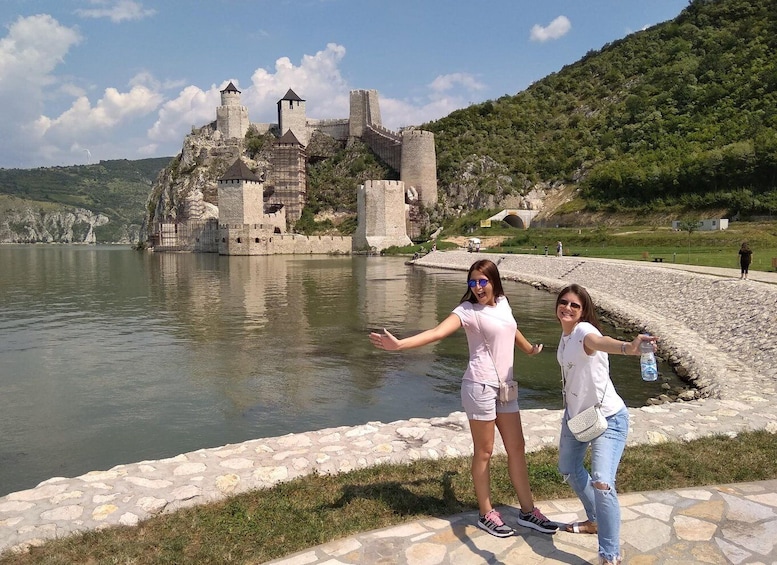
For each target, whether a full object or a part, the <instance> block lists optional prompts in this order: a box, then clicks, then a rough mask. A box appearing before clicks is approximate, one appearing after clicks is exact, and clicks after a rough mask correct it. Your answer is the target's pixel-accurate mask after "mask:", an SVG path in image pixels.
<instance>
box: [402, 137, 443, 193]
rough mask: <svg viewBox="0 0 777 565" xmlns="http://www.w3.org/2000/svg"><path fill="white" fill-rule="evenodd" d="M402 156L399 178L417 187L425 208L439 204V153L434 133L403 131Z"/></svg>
mask: <svg viewBox="0 0 777 565" xmlns="http://www.w3.org/2000/svg"><path fill="white" fill-rule="evenodd" d="M401 136H402V157H401V164H400V167H399V178H400V180H402V182H404V183H405V186H407V187H413V188H415V190H416V192H418V199H419V200H420V201H421V203H422V204H423V205H424V207H425V208H434V207H435V206H436V205H437V153H436V152H435V149H434V134H433V133H432V132H430V131H423V130H417V129H406V130H404V131H402V134H401Z"/></svg>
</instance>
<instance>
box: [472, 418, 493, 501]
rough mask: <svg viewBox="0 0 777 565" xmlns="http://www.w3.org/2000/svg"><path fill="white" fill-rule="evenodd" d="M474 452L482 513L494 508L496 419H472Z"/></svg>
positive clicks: (473, 465)
mask: <svg viewBox="0 0 777 565" xmlns="http://www.w3.org/2000/svg"><path fill="white" fill-rule="evenodd" d="M469 429H470V433H471V434H472V443H473V445H474V453H473V455H472V482H473V483H474V485H475V496H476V497H477V499H478V508H479V509H480V515H481V516H483V515H485V514H486V513H487V512H490V511H491V510H493V508H494V507H493V506H492V505H491V473H490V470H491V454H492V453H493V452H494V429H495V428H494V421H493V420H490V421H484V420H470V421H469Z"/></svg>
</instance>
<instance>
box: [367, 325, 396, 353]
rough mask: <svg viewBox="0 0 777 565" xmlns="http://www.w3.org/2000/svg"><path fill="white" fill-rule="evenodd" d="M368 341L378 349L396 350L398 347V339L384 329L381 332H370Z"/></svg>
mask: <svg viewBox="0 0 777 565" xmlns="http://www.w3.org/2000/svg"><path fill="white" fill-rule="evenodd" d="M370 341H371V342H372V345H374V346H375V347H377V348H378V349H384V350H386V351H396V350H397V349H399V340H398V339H397V338H395V337H394V336H393V335H391V333H390V332H389V331H388V330H386V329H384V330H383V331H382V332H370Z"/></svg>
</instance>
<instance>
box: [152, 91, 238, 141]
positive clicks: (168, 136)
mask: <svg viewBox="0 0 777 565" xmlns="http://www.w3.org/2000/svg"><path fill="white" fill-rule="evenodd" d="M224 86H226V83H225V84H224ZM223 88H224V87H223V86H222V87H221V88H217V87H216V86H215V85H214V86H211V87H210V89H209V90H207V91H204V90H202V89H201V88H199V87H197V86H187V87H186V88H184V89H183V90H182V91H181V92H179V93H178V96H177V97H176V98H174V99H173V100H168V101H167V102H165V103H164V104H163V105H162V107H161V108H160V109H159V114H158V116H157V120H156V122H155V123H154V125H153V126H151V129H149V130H148V139H149V140H150V141H151V142H152V143H155V144H160V143H164V142H173V141H176V140H177V141H180V142H182V141H183V138H184V136H185V135H186V134H187V133H189V132H190V131H191V128H192V126H195V127H201V126H203V125H204V124H207V123H209V122H212V121H213V120H215V119H216V106H218V105H219V104H221V95H220V94H219V91H220V90H223ZM249 117H250V113H249Z"/></svg>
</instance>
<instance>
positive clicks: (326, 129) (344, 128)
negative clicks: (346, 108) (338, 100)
mask: <svg viewBox="0 0 777 565" xmlns="http://www.w3.org/2000/svg"><path fill="white" fill-rule="evenodd" d="M306 124H307V129H308V135H309V136H310V135H312V134H313V131H320V132H321V133H325V134H326V135H328V136H329V137H331V138H333V139H336V140H338V141H347V140H348V128H349V120H347V119H340V120H338V119H334V120H313V119H308V120H307V122H306Z"/></svg>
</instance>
